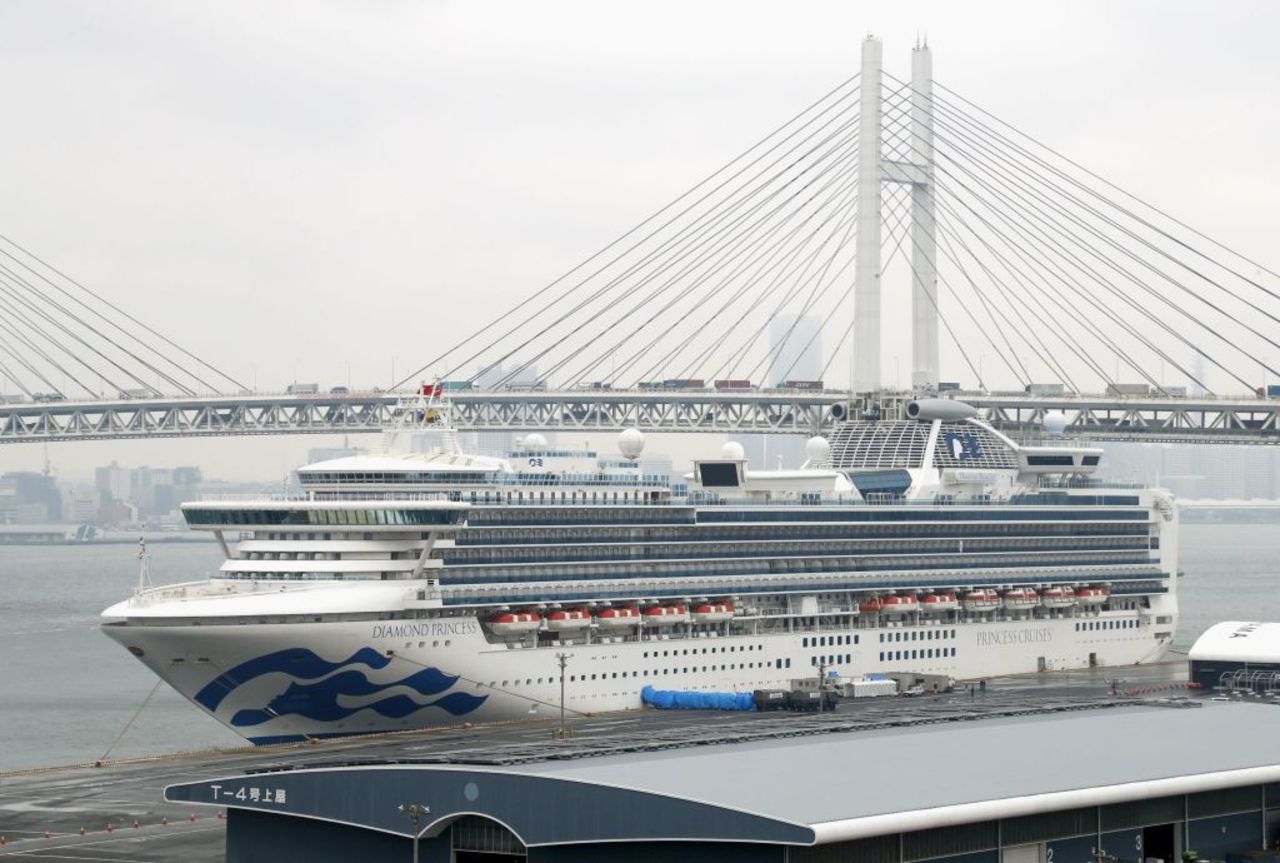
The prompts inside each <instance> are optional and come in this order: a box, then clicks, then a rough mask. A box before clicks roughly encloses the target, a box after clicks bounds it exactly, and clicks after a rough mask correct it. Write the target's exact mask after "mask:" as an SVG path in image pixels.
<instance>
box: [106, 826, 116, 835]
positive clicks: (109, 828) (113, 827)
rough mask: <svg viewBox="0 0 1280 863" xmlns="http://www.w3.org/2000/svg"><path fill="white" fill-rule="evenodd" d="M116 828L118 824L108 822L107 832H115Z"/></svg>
mask: <svg viewBox="0 0 1280 863" xmlns="http://www.w3.org/2000/svg"><path fill="white" fill-rule="evenodd" d="M115 829H116V826H115V825H114V824H108V825H107V832H108V833H112V832H114V831H115Z"/></svg>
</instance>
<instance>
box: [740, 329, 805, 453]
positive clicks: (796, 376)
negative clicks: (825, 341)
mask: <svg viewBox="0 0 1280 863" xmlns="http://www.w3.org/2000/svg"><path fill="white" fill-rule="evenodd" d="M821 377H822V320H821V319H820V318H819V317H818V316H817V315H796V314H792V313H789V312H784V313H780V314H778V315H777V316H776V317H775V318H774V319H773V320H772V321H770V322H769V369H768V372H767V373H766V377H765V379H764V382H763V384H764V386H769V387H772V386H777V385H779V384H782V383H785V382H786V381H816V380H818V379H820V378H821ZM737 440H738V441H739V443H741V444H742V448H743V450H745V451H746V454H747V464H748V465H749V466H750V467H753V468H755V469H757V470H774V469H776V468H778V467H779V465H781V466H782V467H784V468H797V467H799V466H800V465H802V464H803V463H804V461H805V459H806V458H807V456H806V455H805V449H804V444H805V439H804V438H803V437H801V436H799V435H760V434H753V435H743V436H742V437H741V438H737Z"/></svg>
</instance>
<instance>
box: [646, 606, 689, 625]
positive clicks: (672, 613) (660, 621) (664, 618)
mask: <svg viewBox="0 0 1280 863" xmlns="http://www.w3.org/2000/svg"><path fill="white" fill-rule="evenodd" d="M641 616H643V617H644V622H645V623H647V624H649V625H650V626H671V625H672V624H673V623H684V622H685V621H687V620H688V619H689V610H688V609H687V608H685V607H684V606H683V605H651V606H649V607H648V608H646V609H645V610H644V611H643V612H641Z"/></svg>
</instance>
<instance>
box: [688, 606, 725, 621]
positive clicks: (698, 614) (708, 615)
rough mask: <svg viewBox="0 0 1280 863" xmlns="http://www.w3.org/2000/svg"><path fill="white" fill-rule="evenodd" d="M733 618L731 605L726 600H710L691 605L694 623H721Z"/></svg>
mask: <svg viewBox="0 0 1280 863" xmlns="http://www.w3.org/2000/svg"><path fill="white" fill-rule="evenodd" d="M726 620H733V606H732V605H730V604H729V603H727V602H712V603H704V604H702V605H695V606H694V607H693V622H694V623H723V622H724V621H726Z"/></svg>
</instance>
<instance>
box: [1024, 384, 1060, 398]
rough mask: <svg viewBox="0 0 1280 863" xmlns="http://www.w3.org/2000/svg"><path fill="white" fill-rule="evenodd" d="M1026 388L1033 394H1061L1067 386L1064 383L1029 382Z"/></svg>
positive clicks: (1029, 393)
mask: <svg viewBox="0 0 1280 863" xmlns="http://www.w3.org/2000/svg"><path fill="white" fill-rule="evenodd" d="M1026 390H1027V394H1028V395H1033V396H1060V395H1062V394H1063V393H1065V392H1066V391H1067V388H1066V387H1064V386H1063V385H1062V384H1027V387H1026Z"/></svg>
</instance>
